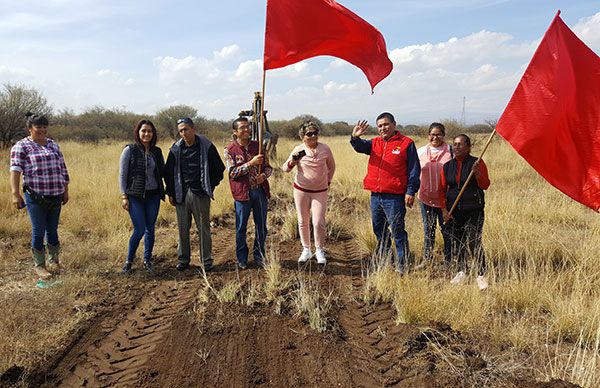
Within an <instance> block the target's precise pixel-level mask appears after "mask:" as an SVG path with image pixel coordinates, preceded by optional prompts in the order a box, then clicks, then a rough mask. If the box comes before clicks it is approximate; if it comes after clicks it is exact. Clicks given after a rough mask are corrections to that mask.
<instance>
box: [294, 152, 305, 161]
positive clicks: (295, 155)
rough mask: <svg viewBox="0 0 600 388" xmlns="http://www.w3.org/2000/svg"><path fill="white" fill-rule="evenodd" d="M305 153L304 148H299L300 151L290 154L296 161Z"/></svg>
mask: <svg viewBox="0 0 600 388" xmlns="http://www.w3.org/2000/svg"><path fill="white" fill-rule="evenodd" d="M305 155H306V151H305V150H301V151H299V152H297V153H295V154H294V155H292V159H294V160H295V161H298V160H300V159H301V158H302V157H303V156H305Z"/></svg>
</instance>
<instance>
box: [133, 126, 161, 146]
mask: <svg viewBox="0 0 600 388" xmlns="http://www.w3.org/2000/svg"><path fill="white" fill-rule="evenodd" d="M144 124H146V125H149V126H150V127H151V128H152V140H150V147H154V146H155V145H156V141H157V140H158V135H157V134H156V127H155V126H154V124H153V123H152V121H150V120H148V119H143V120H140V121H138V123H137V124H136V125H135V128H134V129H133V140H135V143H136V144H139V145H142V140H141V139H140V129H141V128H142V125H144Z"/></svg>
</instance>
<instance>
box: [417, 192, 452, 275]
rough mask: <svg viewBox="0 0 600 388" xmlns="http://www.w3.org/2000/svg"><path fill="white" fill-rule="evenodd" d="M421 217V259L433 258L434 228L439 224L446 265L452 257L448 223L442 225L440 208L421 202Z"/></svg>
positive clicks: (428, 259) (429, 259) (442, 219)
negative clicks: (422, 238)
mask: <svg viewBox="0 0 600 388" xmlns="http://www.w3.org/2000/svg"><path fill="white" fill-rule="evenodd" d="M421 217H422V218H423V235H424V241H423V259H424V260H427V261H431V260H432V259H433V247H434V245H435V229H436V227H437V225H438V224H439V225H440V230H441V231H442V237H443V238H444V261H445V263H446V264H447V265H448V264H450V261H451V258H452V239H451V237H450V233H449V225H448V224H446V225H444V217H443V216H442V209H441V208H439V207H432V206H428V205H425V204H424V203H422V202H421Z"/></svg>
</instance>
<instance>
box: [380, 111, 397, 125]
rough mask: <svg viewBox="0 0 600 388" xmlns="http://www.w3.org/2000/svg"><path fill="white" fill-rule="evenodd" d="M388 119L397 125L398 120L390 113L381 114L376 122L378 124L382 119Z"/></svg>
mask: <svg viewBox="0 0 600 388" xmlns="http://www.w3.org/2000/svg"><path fill="white" fill-rule="evenodd" d="M385 118H387V119H388V120H390V122H391V123H394V124H396V119H395V118H394V115H393V114H391V113H390V112H383V113H381V114H380V115H379V116H377V118H376V119H375V122H378V121H379V120H381V119H385Z"/></svg>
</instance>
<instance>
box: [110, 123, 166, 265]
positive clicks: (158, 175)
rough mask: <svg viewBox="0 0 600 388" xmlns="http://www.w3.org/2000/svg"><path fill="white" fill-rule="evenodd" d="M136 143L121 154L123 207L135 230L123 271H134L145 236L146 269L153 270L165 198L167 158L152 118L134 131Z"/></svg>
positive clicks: (137, 125)
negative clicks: (156, 228)
mask: <svg viewBox="0 0 600 388" xmlns="http://www.w3.org/2000/svg"><path fill="white" fill-rule="evenodd" d="M133 139H134V143H132V144H129V145H127V146H126V147H125V148H124V149H123V152H122V153H121V159H120V163H119V187H120V189H121V206H122V207H123V209H125V210H127V211H128V212H129V217H130V218H131V223H132V224H133V233H132V234H131V237H130V238H129V248H128V250H127V258H126V260H125V265H124V266H123V273H127V274H128V273H130V272H131V271H132V265H133V261H134V259H135V252H136V251H137V248H138V246H139V244H140V240H141V239H142V237H144V268H146V270H147V271H149V272H151V271H152V249H153V247H154V229H155V224H156V219H157V217H158V210H159V208H160V201H161V200H163V201H164V199H165V190H164V186H163V173H164V168H165V161H164V159H163V155H162V150H161V149H160V148H158V147H157V146H156V141H157V140H158V138H157V134H156V127H155V126H154V124H153V123H152V121H150V120H140V121H139V122H138V123H137V124H136V126H135V128H134V130H133Z"/></svg>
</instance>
